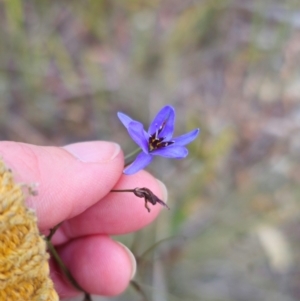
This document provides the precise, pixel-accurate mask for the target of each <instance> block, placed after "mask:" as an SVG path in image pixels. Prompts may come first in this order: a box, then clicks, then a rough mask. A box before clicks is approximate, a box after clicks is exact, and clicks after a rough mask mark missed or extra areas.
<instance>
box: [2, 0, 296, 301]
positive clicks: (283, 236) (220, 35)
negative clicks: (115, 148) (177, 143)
mask: <svg viewBox="0 0 300 301" xmlns="http://www.w3.org/2000/svg"><path fill="white" fill-rule="evenodd" d="M0 16H1V18H0V23H1V26H0V38H1V43H0V92H1V93H0V95H1V96H0V110H1V118H0V137H1V139H2V140H15V141H22V142H26V143H34V144H39V145H63V144H67V143H71V142H76V141H83V140H91V139H103V140H113V141H117V142H118V143H120V144H121V145H122V146H123V148H124V150H125V153H128V152H129V151H131V150H132V149H133V148H134V144H133V142H131V141H130V139H129V138H128V135H127V133H126V132H125V130H124V128H123V126H122V125H121V124H120V122H119V121H118V119H117V117H116V112H117V111H123V112H125V113H127V114H129V115H131V116H133V117H134V118H136V119H138V120H141V121H143V122H144V123H145V124H148V123H149V121H150V120H151V118H152V117H153V116H154V115H155V113H156V112H157V111H158V110H159V109H160V108H161V107H162V106H163V105H165V104H172V105H173V106H174V107H175V108H176V111H177V120H176V133H177V134H181V133H184V132H186V131H188V130H191V129H193V128H195V127H199V126H200V127H201V131H202V132H201V135H200V138H199V139H198V141H196V142H194V143H193V144H191V145H190V147H189V148H190V156H189V158H188V159H186V160H183V161H171V160H164V159H160V158H157V160H156V161H155V162H154V163H153V164H152V165H151V166H150V167H149V170H150V171H151V172H153V174H154V175H155V176H156V177H158V178H160V179H161V180H163V181H164V182H165V183H166V184H167V187H168V189H169V203H168V204H169V206H170V207H171V209H172V210H171V211H163V212H162V214H161V216H160V217H159V219H158V220H157V221H156V222H155V223H154V224H153V225H151V226H149V227H147V228H146V229H144V230H142V231H140V232H138V233H135V234H132V235H126V236H123V237H118V239H120V240H122V241H124V242H125V243H126V244H127V245H128V246H129V247H130V248H131V249H132V250H133V252H134V253H135V254H136V256H137V258H138V263H139V266H138V275H137V277H136V279H135V281H136V282H135V284H134V285H135V288H136V289H134V286H131V287H130V288H129V289H128V290H127V292H125V293H124V294H123V295H122V296H120V297H115V298H112V300H153V301H163V300H186V301H189V300H201V301H248V300H249V301H253V300H264V301H268V300H270V301H276V300H278V301H293V300H299V299H300V244H299V241H300V235H299V233H300V232H299V230H300V215H299V209H300V203H299V196H300V189H299V187H300V186H299V182H300V155H299V153H300V131H299V129H300V102H299V97H300V71H299V70H300V60H299V58H300V43H299V38H300V4H299V2H298V1H296V0H294V1H293V0H290V1H288V0H284V1H279V0H278V1H276V0H268V1H259V0H247V1H243V0H224V1H222V0H219V1H218V0H216V1H208V0H198V1H197V0H196V1H189V0H187V1H179V0H165V1H161V0H155V1H153V0H152V1H150V0H131V1H117V0H106V1H105V0H101V1H92V0H86V1H83V0H82V1H58V0H54V1H51V2H50V1H45V0H39V1H37V0H35V1H21V0H2V1H0ZM160 241H161V242H160ZM158 242H160V243H158ZM138 290H140V291H141V293H139V292H138ZM97 300H98V299H97ZM99 300H107V299H106V298H99ZM110 300H111V299H110Z"/></svg>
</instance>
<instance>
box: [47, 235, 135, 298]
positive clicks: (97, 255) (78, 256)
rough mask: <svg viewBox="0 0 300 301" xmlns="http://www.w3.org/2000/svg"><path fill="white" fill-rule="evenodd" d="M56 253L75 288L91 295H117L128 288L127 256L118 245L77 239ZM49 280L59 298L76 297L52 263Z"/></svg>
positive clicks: (102, 239) (107, 240)
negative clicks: (72, 280) (72, 279)
mask: <svg viewBox="0 0 300 301" xmlns="http://www.w3.org/2000/svg"><path fill="white" fill-rule="evenodd" d="M57 250H58V253H59V255H60V256H61V258H62V260H63V262H64V263H65V265H66V266H67V268H68V269H69V270H70V272H71V274H72V275H73V276H74V278H75V279H76V281H77V282H78V284H79V285H80V286H81V287H82V288H83V289H84V290H85V291H87V292H90V293H91V294H95V295H103V296H114V295H118V294H120V293H122V292H123V291H124V290H125V289H126V287H127V286H128V284H129V281H130V278H131V273H132V270H131V269H132V267H131V262H130V259H129V256H128V254H127V253H126V252H125V251H124V248H123V247H122V246H121V245H120V244H119V243H117V242H115V241H113V240H112V239H110V238H109V237H107V236H105V235H93V236H88V237H83V238H78V239H76V240H73V241H71V242H70V243H68V244H66V245H62V246H60V247H58V248H57ZM51 278H52V279H53V280H54V282H55V284H56V285H55V289H56V291H57V292H58V293H59V295H60V296H61V297H63V298H66V297H72V296H75V295H78V294H79V292H78V291H77V290H76V289H74V288H73V287H72V286H71V284H70V283H69V282H68V280H67V279H66V278H65V276H64V275H62V273H61V271H60V270H59V269H58V268H57V266H56V264H55V263H53V262H52V263H51Z"/></svg>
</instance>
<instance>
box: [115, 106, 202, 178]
mask: <svg viewBox="0 0 300 301" xmlns="http://www.w3.org/2000/svg"><path fill="white" fill-rule="evenodd" d="M118 117H119V119H120V120H121V122H122V123H123V125H124V126H125V127H126V129H127V131H128V133H129V135H130V137H131V138H132V139H133V140H134V142H135V143H136V144H137V145H138V146H139V147H140V148H141V153H140V154H139V155H138V156H137V157H136V158H135V160H134V161H133V163H131V164H130V165H129V166H127V167H126V168H125V169H124V173H125V174H127V175H131V174H134V173H136V172H138V171H139V170H141V169H143V168H144V167H146V166H147V165H148V164H149V163H150V162H151V161H152V159H153V156H162V157H166V158H173V159H182V158H185V157H186V156H187V155H188V150H187V148H186V147H185V145H187V144H188V143H190V142H192V141H193V140H194V139H195V138H196V137H197V135H198V133H199V129H194V130H192V131H191V132H189V133H187V134H184V135H181V136H179V137H176V138H172V137H173V132H174V122H175V109H174V108H173V107H172V106H170V105H168V106H165V107H163V108H162V109H161V110H160V111H159V112H158V114H157V115H156V117H155V118H154V120H153V121H152V122H151V124H150V127H149V129H148V132H146V131H145V130H144V126H143V124H142V123H140V122H139V121H136V120H133V119H131V118H130V117H129V116H127V115H125V114H123V113H121V112H118Z"/></svg>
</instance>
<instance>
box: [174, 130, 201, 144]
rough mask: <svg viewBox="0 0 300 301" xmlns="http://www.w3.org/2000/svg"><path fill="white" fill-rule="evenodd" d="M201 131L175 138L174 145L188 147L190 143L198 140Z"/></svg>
mask: <svg viewBox="0 0 300 301" xmlns="http://www.w3.org/2000/svg"><path fill="white" fill-rule="evenodd" d="M199 131H200V130H199V129H195V130H193V131H190V132H188V133H187V134H184V135H181V136H178V137H176V138H173V139H172V141H174V145H181V146H183V145H187V144H188V143H190V142H192V141H193V140H195V139H196V137H197V136H198V134H199Z"/></svg>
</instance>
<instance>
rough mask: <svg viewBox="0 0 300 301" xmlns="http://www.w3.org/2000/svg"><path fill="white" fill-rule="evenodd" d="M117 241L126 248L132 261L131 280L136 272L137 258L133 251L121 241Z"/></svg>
mask: <svg viewBox="0 0 300 301" xmlns="http://www.w3.org/2000/svg"><path fill="white" fill-rule="evenodd" d="M117 243H118V244H119V245H120V246H122V247H123V249H124V250H125V252H126V253H127V255H128V257H129V259H130V262H131V276H130V280H131V279H133V278H134V276H135V273H136V259H135V257H134V255H133V254H132V252H131V251H130V250H129V249H128V248H127V247H126V246H125V245H123V244H122V243H121V242H119V241H117Z"/></svg>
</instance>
